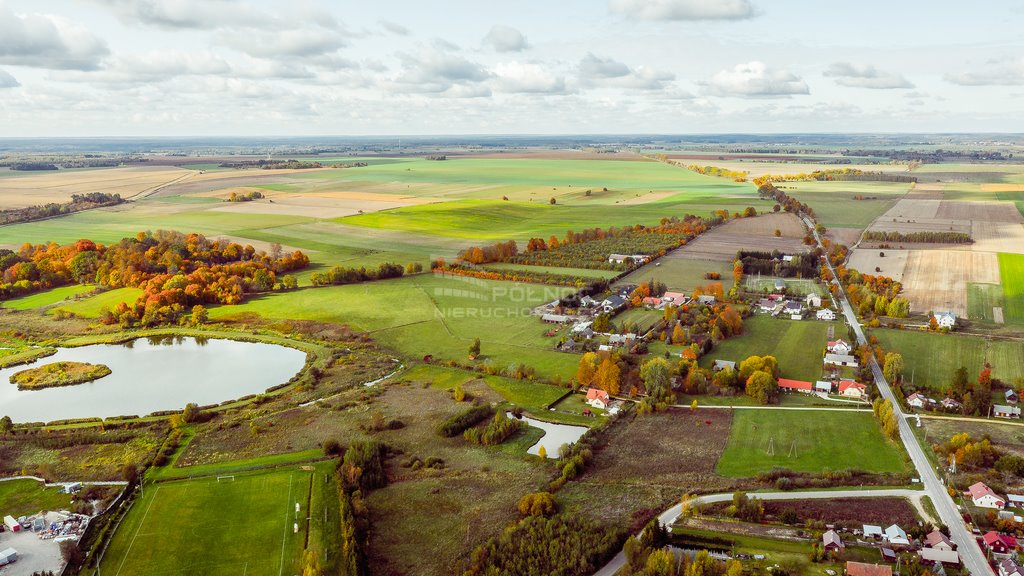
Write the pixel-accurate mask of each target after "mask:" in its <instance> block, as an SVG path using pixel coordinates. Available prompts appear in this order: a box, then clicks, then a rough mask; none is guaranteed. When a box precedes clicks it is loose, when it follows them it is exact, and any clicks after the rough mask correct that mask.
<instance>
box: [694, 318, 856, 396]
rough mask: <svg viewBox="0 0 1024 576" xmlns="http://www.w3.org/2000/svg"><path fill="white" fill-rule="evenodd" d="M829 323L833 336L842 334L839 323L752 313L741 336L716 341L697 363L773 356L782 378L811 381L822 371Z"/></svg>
mask: <svg viewBox="0 0 1024 576" xmlns="http://www.w3.org/2000/svg"><path fill="white" fill-rule="evenodd" d="M829 326H834V327H835V336H836V337H845V336H846V327H845V324H843V323H842V322H822V321H820V320H783V319H779V318H772V317H770V316H766V315H756V316H752V317H750V318H746V319H745V320H744V321H743V335H742V336H739V337H735V338H729V339H728V340H723V341H722V342H719V343H718V344H716V345H715V348H714V350H712V351H711V352H710V353H709V354H707V355H706V356H704V357H703V358H701V361H700V365H701V366H703V367H705V368H707V367H710V366H711V364H712V363H713V362H714V361H715V360H731V361H734V362H736V363H739V362H741V361H743V360H744V359H745V358H747V357H748V356H766V355H767V356H775V358H777V359H778V361H779V371H780V373H781V375H782V377H783V378H791V379H794V380H808V381H812V382H813V381H814V380H817V379H818V378H819V377H820V376H821V373H822V357H823V354H824V350H825V344H826V343H827V341H828V328H829Z"/></svg>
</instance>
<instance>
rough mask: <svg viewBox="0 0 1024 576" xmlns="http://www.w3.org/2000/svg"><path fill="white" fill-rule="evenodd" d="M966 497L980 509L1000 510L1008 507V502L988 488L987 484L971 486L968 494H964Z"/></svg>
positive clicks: (980, 483) (978, 483) (981, 483)
mask: <svg viewBox="0 0 1024 576" xmlns="http://www.w3.org/2000/svg"><path fill="white" fill-rule="evenodd" d="M964 496H967V497H969V498H970V499H971V502H974V505H975V506H977V507H979V508H996V509H999V508H1004V507H1005V506H1006V500H1005V499H1004V498H1003V497H1001V496H999V495H998V494H996V493H995V492H994V491H993V490H992V489H991V488H989V487H988V484H985V483H984V482H976V483H974V484H971V486H970V487H969V488H968V489H967V492H965V493H964Z"/></svg>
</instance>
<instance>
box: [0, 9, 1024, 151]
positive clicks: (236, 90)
mask: <svg viewBox="0 0 1024 576" xmlns="http://www.w3.org/2000/svg"><path fill="white" fill-rule="evenodd" d="M1022 24H1024V5H1022V4H1021V3H1020V2H1017V1H1015V0H980V1H979V2H976V3H974V4H970V5H965V4H964V3H963V2H962V1H960V0H956V1H954V0H912V1H909V2H893V1H892V0H887V1H885V2H883V1H879V0H861V1H859V2H827V3H826V2H821V1H814V0H558V1H551V0H545V1H538V0H518V1H516V2H501V3H498V2H481V1H480V0H441V1H439V2H423V1H422V0H415V1H412V0H410V1H404V0H403V1H399V0H378V1H376V2H347V1H335V2H328V1H326V0H324V1H317V0H290V1H288V2H283V1H276V2H261V1H255V0H249V1H236V0H0V136H160V135H174V136H190V135H328V134H330V135H363V134H526V133H536V134H542V133H573V134H587V133H603V134H607V133H713V132H766V133H767V132H837V131H884V132H903V131H905V132H937V131H960V132H971V131H1004V132H1005V131H1009V132H1024V105H1022V104H1021V103H1022V102H1024V35H1022V34H1021V33H1020V30H1021V28H1022V26H1021V25H1022Z"/></svg>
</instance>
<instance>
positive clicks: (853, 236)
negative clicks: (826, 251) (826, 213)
mask: <svg viewBox="0 0 1024 576" xmlns="http://www.w3.org/2000/svg"><path fill="white" fill-rule="evenodd" d="M860 234H861V230H860V229H859V228H829V229H828V230H827V231H826V232H825V237H826V238H828V239H829V240H832V241H833V242H838V243H839V244H844V245H846V246H853V245H854V244H856V243H857V241H858V240H860Z"/></svg>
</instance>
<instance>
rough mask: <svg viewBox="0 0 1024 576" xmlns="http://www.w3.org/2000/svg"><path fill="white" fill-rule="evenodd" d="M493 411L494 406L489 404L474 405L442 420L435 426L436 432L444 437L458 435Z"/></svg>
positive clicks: (487, 416)
mask: <svg viewBox="0 0 1024 576" xmlns="http://www.w3.org/2000/svg"><path fill="white" fill-rule="evenodd" d="M493 413H494V408H491V406H490V405H489V404H484V405H482V406H474V407H472V408H470V409H468V410H466V411H464V412H460V413H458V414H456V415H454V416H452V417H451V418H448V419H447V420H445V421H444V422H442V423H441V425H440V426H438V428H437V433H438V434H439V435H441V436H444V437H445V438H452V437H454V436H458V435H459V434H462V433H463V432H464V431H465V430H467V429H468V428H470V427H471V426H475V425H477V424H479V423H480V422H483V421H484V420H485V419H486V418H489V417H490V416H491V414H493Z"/></svg>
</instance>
